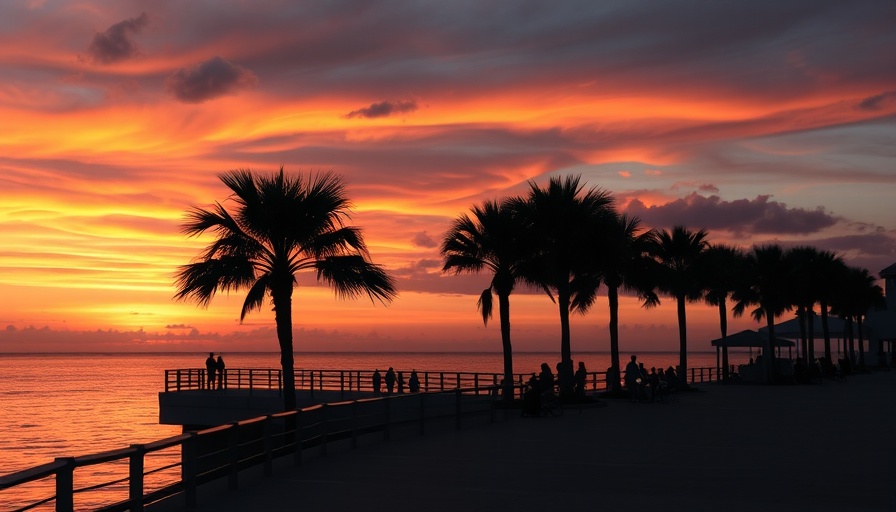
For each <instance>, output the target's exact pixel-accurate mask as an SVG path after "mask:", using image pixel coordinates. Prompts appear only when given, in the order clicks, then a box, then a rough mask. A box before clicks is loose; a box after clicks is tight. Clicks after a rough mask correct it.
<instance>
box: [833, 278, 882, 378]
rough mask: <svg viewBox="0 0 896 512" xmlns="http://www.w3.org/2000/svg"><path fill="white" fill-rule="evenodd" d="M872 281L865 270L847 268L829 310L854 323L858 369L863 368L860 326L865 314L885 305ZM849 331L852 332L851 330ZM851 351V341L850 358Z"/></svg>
mask: <svg viewBox="0 0 896 512" xmlns="http://www.w3.org/2000/svg"><path fill="white" fill-rule="evenodd" d="M874 281H875V279H874V276H872V275H871V274H870V273H869V272H868V270H867V269H864V268H859V267H849V268H848V271H847V274H846V279H845V281H844V282H843V283H842V286H841V287H840V288H839V290H838V292H837V294H836V296H835V300H834V302H833V303H832V305H831V310H832V311H834V312H836V314H839V315H840V316H841V317H843V318H846V319H847V321H848V322H849V323H850V325H851V324H852V322H855V325H856V331H857V337H858V339H859V354H858V364H859V366H860V367H864V366H865V343H864V339H863V338H864V333H863V325H862V324H863V322H864V320H865V314H866V313H868V310H869V309H871V308H874V307H882V306H883V305H884V304H885V301H884V294H883V290H882V289H881V287H880V286H878V285H876V284H875V283H874ZM850 331H852V329H851V328H850ZM853 349H854V347H853V345H852V340H850V356H852V355H853V351H854V350H853Z"/></svg>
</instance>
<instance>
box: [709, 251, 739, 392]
mask: <svg viewBox="0 0 896 512" xmlns="http://www.w3.org/2000/svg"><path fill="white" fill-rule="evenodd" d="M703 259H704V261H703V263H702V264H701V267H703V268H704V271H705V273H706V274H705V275H706V279H705V283H706V288H705V290H704V291H705V293H706V295H705V296H704V301H705V302H706V304H707V305H709V306H715V307H717V308H718V310H719V329H720V330H721V333H722V339H725V338H726V337H727V336H728V305H727V302H728V296H729V295H731V294H732V293H734V291H735V290H737V289H738V288H739V287H740V286H741V285H742V283H743V279H744V275H743V266H744V260H745V256H744V254H743V252H742V251H741V250H740V249H738V248H736V247H732V246H729V245H724V244H711V245H709V247H707V249H706V251H704V253H703ZM722 377H723V378H724V379H725V380H727V379H728V377H729V375H728V347H727V346H723V347H722Z"/></svg>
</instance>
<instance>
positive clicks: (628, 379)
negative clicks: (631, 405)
mask: <svg viewBox="0 0 896 512" xmlns="http://www.w3.org/2000/svg"><path fill="white" fill-rule="evenodd" d="M637 359H638V356H632V360H631V361H629V362H628V364H627V365H625V387H627V388H628V391H629V393H631V398H632V401H635V400H637V399H638V398H639V396H638V380H639V379H640V378H641V369H640V368H638V361H637Z"/></svg>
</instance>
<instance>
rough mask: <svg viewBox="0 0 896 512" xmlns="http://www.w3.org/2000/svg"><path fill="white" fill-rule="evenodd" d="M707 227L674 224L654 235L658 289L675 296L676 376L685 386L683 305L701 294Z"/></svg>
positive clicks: (698, 297)
mask: <svg viewBox="0 0 896 512" xmlns="http://www.w3.org/2000/svg"><path fill="white" fill-rule="evenodd" d="M706 236H707V233H706V230H705V229H701V230H699V231H692V230H690V229H688V228H686V227H684V226H675V227H673V228H672V231H669V230H663V231H661V232H660V233H659V234H658V236H657V241H656V243H655V244H654V248H653V251H652V253H653V257H654V259H655V260H656V262H657V263H658V265H659V266H658V269H657V271H658V274H657V285H658V286H657V288H658V289H659V290H660V291H661V292H663V293H665V294H667V295H669V296H671V297H674V298H675V300H676V302H677V308H678V339H679V345H680V351H681V352H680V354H679V371H680V372H681V375H679V376H678V377H679V379H680V381H681V382H682V384H683V385H687V381H686V379H687V371H688V334H687V315H686V312H685V304H686V303H687V302H696V301H698V300H700V299H701V298H702V297H703V276H702V268H701V264H702V262H703V256H702V255H703V251H705V250H706V248H707V247H708V246H709V243H708V242H707V240H706Z"/></svg>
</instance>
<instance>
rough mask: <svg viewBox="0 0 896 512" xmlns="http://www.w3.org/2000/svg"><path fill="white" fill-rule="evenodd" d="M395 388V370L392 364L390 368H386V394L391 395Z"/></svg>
mask: <svg viewBox="0 0 896 512" xmlns="http://www.w3.org/2000/svg"><path fill="white" fill-rule="evenodd" d="M394 389H395V370H393V369H392V367H391V366H390V367H389V369H388V370H386V394H387V395H391V394H392V391H393V390H394Z"/></svg>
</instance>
